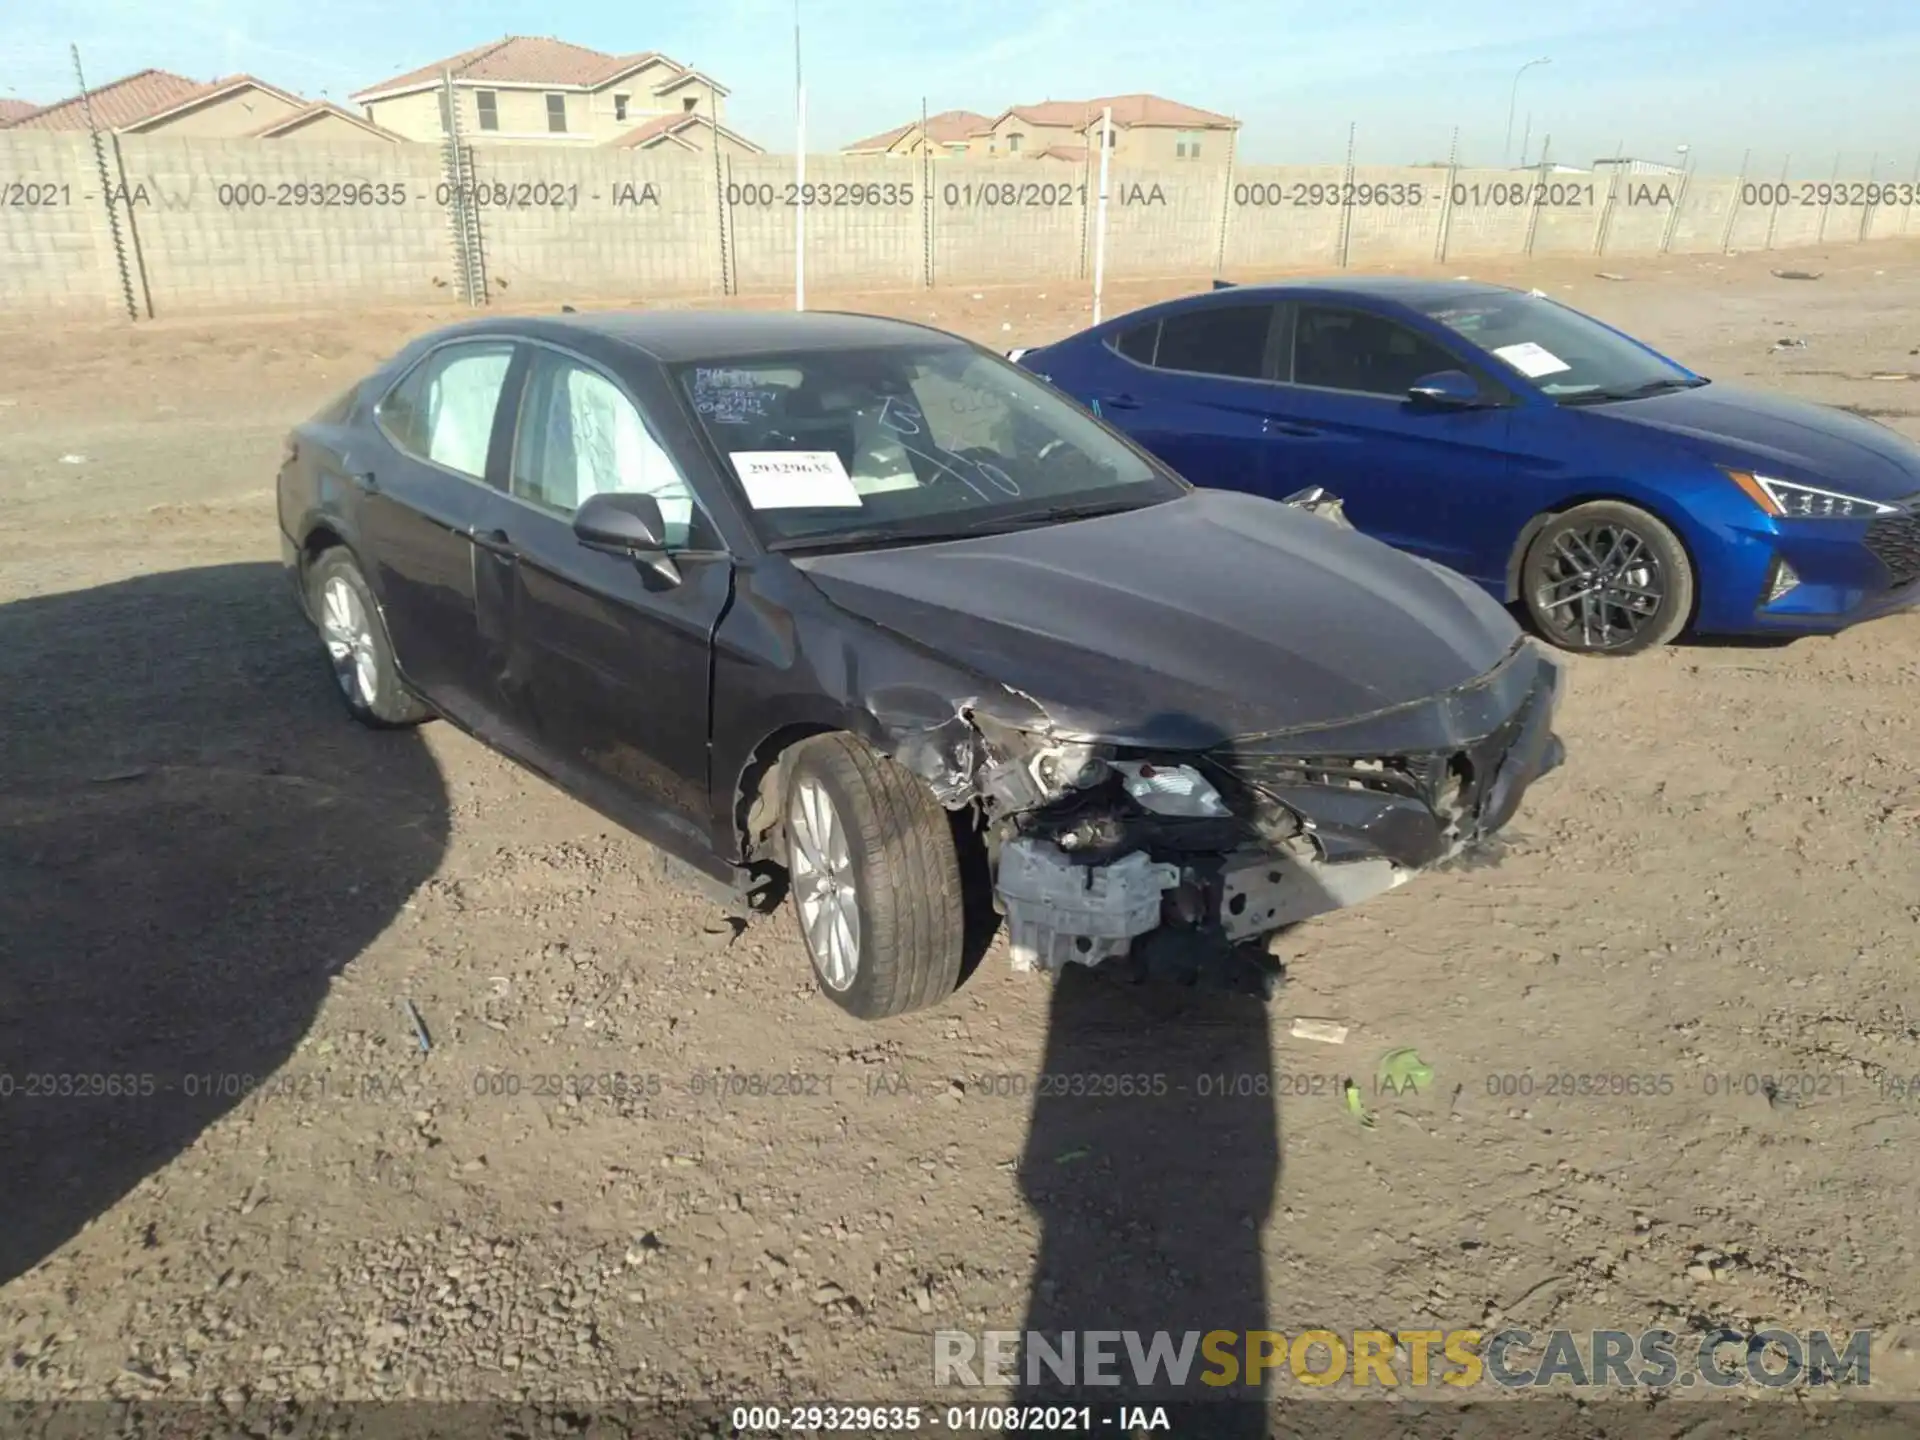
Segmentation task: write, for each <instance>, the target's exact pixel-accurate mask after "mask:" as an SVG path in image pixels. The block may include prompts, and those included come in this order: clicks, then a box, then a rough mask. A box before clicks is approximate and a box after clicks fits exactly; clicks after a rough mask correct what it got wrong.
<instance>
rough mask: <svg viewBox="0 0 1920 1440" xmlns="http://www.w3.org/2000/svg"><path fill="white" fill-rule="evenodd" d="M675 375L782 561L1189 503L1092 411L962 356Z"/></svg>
mask: <svg viewBox="0 0 1920 1440" xmlns="http://www.w3.org/2000/svg"><path fill="white" fill-rule="evenodd" d="M677 368H678V372H679V374H678V378H679V381H680V384H681V385H682V386H683V387H684V389H685V391H686V395H687V399H688V400H689V401H690V402H691V404H692V406H693V410H694V413H695V414H696V415H697V416H698V417H699V421H700V425H701V427H702V428H703V429H704V430H705V431H706V433H707V436H708V438H709V439H710V440H711V441H712V442H713V446H714V449H715V450H717V451H718V452H719V453H720V455H721V456H722V457H723V458H724V459H725V461H726V462H727V463H728V464H730V465H731V467H732V469H733V471H734V474H735V477H736V478H737V479H738V481H739V483H740V486H741V489H742V491H743V492H744V496H745V499H746V502H747V505H748V507H749V509H750V510H751V511H752V514H753V519H754V522H755V524H756V526H757V527H758V529H759V530H760V533H761V538H762V540H763V541H764V542H765V543H767V544H768V545H769V546H771V547H772V548H774V549H779V550H795V549H814V548H828V547H833V546H838V545H860V544H867V545H871V544H886V543H889V542H896V543H901V544H907V543H912V542H915V541H927V540H934V539H944V538H949V537H951V536H954V535H959V534H977V533H982V532H985V531H989V530H994V529H1001V528H1012V529H1019V528H1025V527H1027V526H1031V525H1043V524H1050V523H1052V522H1054V521H1056V520H1065V519H1073V518H1079V517H1081V516H1083V515H1087V514H1091V513H1104V512H1106V511H1108V510H1117V509H1133V508H1136V507H1138V506H1141V505H1153V504H1158V503H1160V502H1162V501H1165V500H1171V499H1174V498H1177V497H1178V496H1180V495H1182V494H1185V493H1186V488H1185V487H1184V486H1183V485H1182V484H1181V483H1180V482H1179V481H1177V480H1175V479H1173V478H1171V476H1170V475H1168V474H1167V473H1166V472H1165V471H1162V470H1161V469H1160V468H1159V467H1157V466H1156V465H1155V464H1154V463H1153V462H1152V461H1151V460H1149V459H1147V458H1145V457H1144V456H1142V455H1141V454H1140V453H1139V452H1138V451H1135V450H1134V449H1133V448H1132V447H1130V446H1129V445H1128V444H1127V443H1126V442H1125V441H1124V440H1122V439H1121V438H1120V437H1119V436H1118V435H1117V434H1115V433H1114V432H1113V431H1111V430H1109V429H1107V427H1106V426H1105V425H1103V424H1102V423H1101V422H1100V421H1098V420H1096V419H1094V418H1093V416H1091V415H1089V414H1088V413H1087V412H1086V411H1084V410H1081V409H1080V408H1079V407H1077V406H1075V405H1073V404H1072V403H1070V402H1069V401H1067V400H1065V399H1063V398H1061V397H1060V396H1059V395H1057V394H1055V393H1054V392H1053V391H1052V390H1050V389H1048V388H1047V387H1046V386H1045V385H1043V384H1041V383H1040V382H1039V381H1037V380H1035V379H1034V378H1033V377H1032V376H1031V375H1029V374H1027V373H1026V372H1025V371H1024V370H1021V369H1018V368H1017V367H1015V366H1013V365H1010V364H1008V363H1007V362H1006V361H1004V360H1001V359H999V358H997V357H995V356H991V355H988V354H986V353H984V352H982V351H979V350H976V349H974V348H973V347H972V346H970V345H965V344H962V343H960V342H958V341H939V340H935V341H932V342H918V343H914V344H910V345H892V346H875V347H873V348H871V349H844V350H817V351H810V352H803V353H800V354H793V355H756V356H747V357H741V358H737V359H729V360H710V361H702V362H700V363H698V364H689V365H681V366H679V367H677Z"/></svg>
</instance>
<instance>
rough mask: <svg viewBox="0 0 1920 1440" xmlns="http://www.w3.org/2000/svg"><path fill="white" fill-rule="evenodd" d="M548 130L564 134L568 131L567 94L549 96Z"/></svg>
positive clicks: (555, 133)
mask: <svg viewBox="0 0 1920 1440" xmlns="http://www.w3.org/2000/svg"><path fill="white" fill-rule="evenodd" d="M547 131H548V133H549V134H553V135H564V134H566V133H567V97H566V96H564V95H549V96H547Z"/></svg>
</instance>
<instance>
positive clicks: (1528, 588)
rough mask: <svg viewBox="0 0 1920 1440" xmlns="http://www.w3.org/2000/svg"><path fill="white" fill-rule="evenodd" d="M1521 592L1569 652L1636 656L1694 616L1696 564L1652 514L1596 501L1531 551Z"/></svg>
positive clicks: (1541, 626) (1549, 530) (1552, 524)
mask: <svg viewBox="0 0 1920 1440" xmlns="http://www.w3.org/2000/svg"><path fill="white" fill-rule="evenodd" d="M1520 593H1521V597H1522V598H1523V599H1524V600H1525V602H1526V606H1527V613H1528V615H1529V616H1530V617H1531V618H1532V620H1533V623H1534V627H1535V628H1536V629H1537V630H1538V631H1539V632H1540V635H1541V638H1543V639H1545V640H1546V641H1548V642H1549V643H1550V644H1553V645H1555V646H1558V647H1559V648H1560V649H1562V650H1572V651H1576V652H1579V653H1582V654H1592V655H1636V654H1638V653H1639V652H1640V651H1642V650H1651V649H1654V648H1656V647H1657V646H1661V645H1665V644H1666V643H1667V642H1668V641H1669V640H1671V639H1673V637H1674V636H1676V635H1678V634H1679V633H1680V632H1681V630H1682V629H1684V628H1685V627H1686V623H1687V620H1688V618H1689V617H1690V616H1691V615H1692V613H1693V565H1692V563H1691V562H1690V561H1689V560H1688V559H1687V552H1686V549H1685V547H1684V546H1682V545H1681V543H1680V539H1679V537H1678V536H1676V535H1675V534H1674V533H1673V531H1672V530H1670V529H1668V528H1667V527H1666V526H1665V525H1663V524H1662V523H1661V522H1660V521H1658V520H1656V519H1655V518H1654V517H1653V516H1651V515H1649V514H1648V513H1647V512H1646V511H1644V510H1641V509H1639V508H1637V507H1635V506H1632V505H1626V504H1622V503H1621V502H1620V501H1617V500H1595V501H1592V502H1590V503H1589V504H1586V505H1576V506H1574V507H1573V508H1572V509H1571V510H1567V511H1565V512H1563V513H1562V514H1559V515H1556V516H1554V517H1553V519H1551V520H1549V521H1548V522H1547V523H1546V524H1545V525H1543V526H1542V527H1541V528H1540V531H1539V533H1538V534H1537V535H1535V536H1534V538H1533V543H1532V544H1531V545H1530V546H1528V547H1527V558H1526V561H1525V563H1524V564H1523V565H1522V567H1521V572H1520Z"/></svg>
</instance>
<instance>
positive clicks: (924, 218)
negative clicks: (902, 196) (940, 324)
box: [920, 95, 933, 290]
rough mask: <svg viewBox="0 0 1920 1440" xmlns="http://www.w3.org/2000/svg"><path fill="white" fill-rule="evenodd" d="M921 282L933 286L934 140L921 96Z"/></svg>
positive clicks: (925, 102) (923, 98) (929, 286)
mask: <svg viewBox="0 0 1920 1440" xmlns="http://www.w3.org/2000/svg"><path fill="white" fill-rule="evenodd" d="M920 282H921V284H923V285H925V286H926V287H927V288H928V289H929V290H931V289H932V288H933V140H932V138H931V137H930V136H929V135H928V134H927V97H926V96H924V95H922V96H921V97H920Z"/></svg>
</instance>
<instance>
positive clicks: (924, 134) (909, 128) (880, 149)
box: [840, 110, 993, 158]
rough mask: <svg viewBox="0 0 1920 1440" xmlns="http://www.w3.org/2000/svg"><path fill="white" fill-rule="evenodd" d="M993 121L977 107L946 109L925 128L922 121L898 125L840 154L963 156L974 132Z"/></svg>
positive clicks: (848, 147)
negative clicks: (927, 153) (929, 153)
mask: <svg viewBox="0 0 1920 1440" xmlns="http://www.w3.org/2000/svg"><path fill="white" fill-rule="evenodd" d="M991 124H993V117H992V116H991V115H981V114H979V113H977V112H976V111H973V110H942V111H941V112H940V113H939V114H938V115H929V116H927V119H926V125H925V127H924V129H923V128H922V126H921V123H920V121H918V120H915V121H913V122H912V123H911V124H909V125H896V126H894V127H893V129H891V130H883V131H881V132H880V133H879V134H878V135H869V136H868V137H867V138H866V139H864V140H856V141H854V143H853V144H851V145H848V146H845V147H843V148H842V149H841V152H840V153H841V154H843V155H894V156H903V157H912V156H917V155H921V154H924V153H926V152H928V151H931V152H932V153H933V155H934V156H935V157H936V158H939V157H944V156H960V155H965V154H966V153H967V144H968V141H969V140H970V139H971V137H972V136H973V134H974V132H975V131H977V130H984V129H985V128H986V127H987V126H989V125H991Z"/></svg>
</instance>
